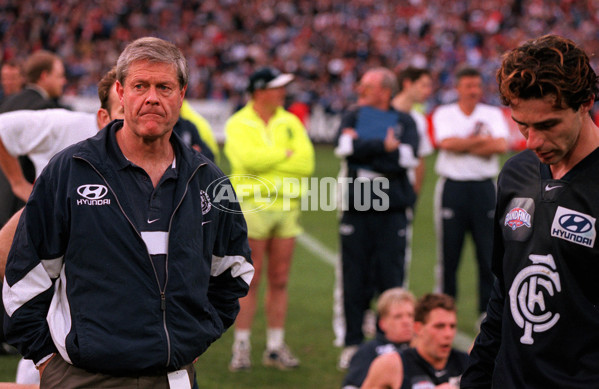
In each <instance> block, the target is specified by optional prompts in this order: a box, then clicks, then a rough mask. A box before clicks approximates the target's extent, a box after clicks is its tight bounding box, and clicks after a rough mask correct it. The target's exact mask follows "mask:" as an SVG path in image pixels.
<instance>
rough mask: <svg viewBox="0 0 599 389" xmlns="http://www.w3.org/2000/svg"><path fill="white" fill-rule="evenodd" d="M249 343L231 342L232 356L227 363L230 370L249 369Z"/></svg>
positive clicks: (250, 365) (250, 364)
mask: <svg viewBox="0 0 599 389" xmlns="http://www.w3.org/2000/svg"><path fill="white" fill-rule="evenodd" d="M250 350H251V347H250V344H249V343H246V342H236V343H233V350H232V351H233V357H232V358H231V362H230V363H229V370H230V371H232V372H236V371H241V370H249V369H250V367H252V362H251V360H250Z"/></svg>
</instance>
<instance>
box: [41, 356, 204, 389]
mask: <svg viewBox="0 0 599 389" xmlns="http://www.w3.org/2000/svg"><path fill="white" fill-rule="evenodd" d="M140 358H143V355H140ZM115 363H118V361H115ZM183 368H184V369H185V370H187V373H188V375H189V378H190V382H189V383H190V385H191V386H192V387H193V384H194V381H195V379H194V374H195V372H194V368H193V364H189V365H187V366H185V367H183ZM45 388H48V389H49V388H111V389H137V388H139V389H169V383H168V379H167V375H166V373H165V374H162V375H156V376H138V377H115V376H111V375H106V374H100V373H92V372H89V371H87V370H83V369H80V368H78V367H75V366H73V365H71V364H69V363H67V362H65V360H64V359H63V358H62V357H61V356H60V354H56V355H54V357H53V358H52V359H51V360H50V362H48V365H47V366H46V369H45V370H44V373H43V374H42V378H41V382H40V389H45Z"/></svg>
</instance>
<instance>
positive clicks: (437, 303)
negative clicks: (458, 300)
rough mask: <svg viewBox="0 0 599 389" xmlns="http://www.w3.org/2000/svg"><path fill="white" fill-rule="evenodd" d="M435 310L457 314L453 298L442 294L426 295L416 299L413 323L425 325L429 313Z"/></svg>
mask: <svg viewBox="0 0 599 389" xmlns="http://www.w3.org/2000/svg"><path fill="white" fill-rule="evenodd" d="M436 308H441V309H445V310H446V311H451V312H457V309H456V306H455V300H454V299H453V297H451V296H448V295H446V294H443V293H428V294H425V295H424V296H422V297H420V298H419V299H418V302H417V303H416V308H415V309H414V321H418V322H421V323H426V321H427V320H428V315H429V313H431V311H432V310H433V309H436Z"/></svg>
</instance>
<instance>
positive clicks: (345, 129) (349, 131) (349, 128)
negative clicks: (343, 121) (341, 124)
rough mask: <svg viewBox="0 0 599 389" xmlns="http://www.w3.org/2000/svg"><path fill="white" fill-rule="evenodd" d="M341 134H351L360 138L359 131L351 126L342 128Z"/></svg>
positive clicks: (353, 137)
mask: <svg viewBox="0 0 599 389" xmlns="http://www.w3.org/2000/svg"><path fill="white" fill-rule="evenodd" d="M341 135H349V136H350V137H351V138H352V139H358V132H357V131H356V130H354V129H353V128H351V127H347V128H344V129H343V130H341Z"/></svg>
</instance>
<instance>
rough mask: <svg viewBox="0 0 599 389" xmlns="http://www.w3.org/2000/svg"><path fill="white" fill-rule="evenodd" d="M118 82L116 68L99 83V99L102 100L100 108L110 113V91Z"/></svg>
mask: <svg viewBox="0 0 599 389" xmlns="http://www.w3.org/2000/svg"><path fill="white" fill-rule="evenodd" d="M115 82H116V67H113V68H112V69H110V70H109V71H108V72H107V73H106V74H105V75H104V77H102V79H101V80H100V82H98V97H99V98H100V107H102V108H104V109H105V110H107V111H110V99H109V96H110V90H111V89H112V86H113V85H114V83H115Z"/></svg>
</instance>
